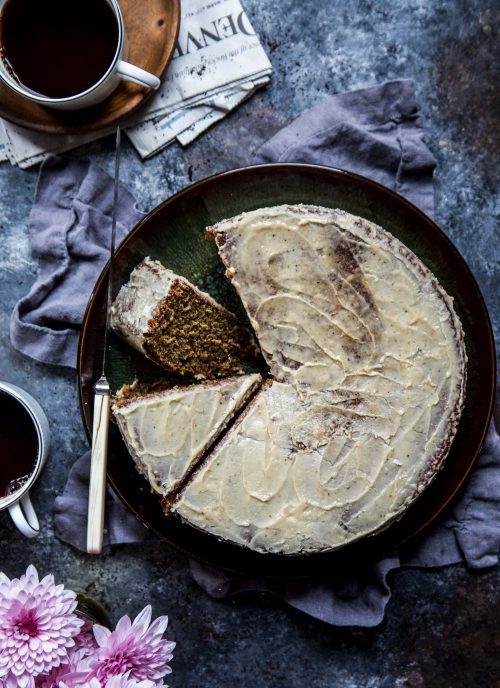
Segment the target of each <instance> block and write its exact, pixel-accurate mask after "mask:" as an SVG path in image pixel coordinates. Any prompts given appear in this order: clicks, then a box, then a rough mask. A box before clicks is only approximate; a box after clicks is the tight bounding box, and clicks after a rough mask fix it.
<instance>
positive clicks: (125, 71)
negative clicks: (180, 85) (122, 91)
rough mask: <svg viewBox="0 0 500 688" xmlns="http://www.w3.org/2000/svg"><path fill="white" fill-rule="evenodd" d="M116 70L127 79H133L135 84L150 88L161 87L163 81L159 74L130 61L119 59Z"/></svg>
mask: <svg viewBox="0 0 500 688" xmlns="http://www.w3.org/2000/svg"><path fill="white" fill-rule="evenodd" d="M116 71H117V73H118V74H119V75H120V76H121V78H122V79H124V80H125V81H133V82H134V84H139V85H140V86H147V87H148V88H153V89H154V90H155V91H156V90H157V89H158V88H159V87H160V84H161V81H160V80H159V79H158V77H157V76H155V75H154V74H150V73H149V72H146V70H145V69H141V68H140V67H136V66H135V65H132V64H130V62H124V61H123V60H118V64H117V66H116Z"/></svg>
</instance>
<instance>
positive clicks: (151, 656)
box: [89, 605, 175, 688]
mask: <svg viewBox="0 0 500 688" xmlns="http://www.w3.org/2000/svg"><path fill="white" fill-rule="evenodd" d="M150 622H151V607H150V606H149V605H148V606H147V607H145V608H144V609H143V610H142V612H141V613H140V614H139V615H138V616H137V617H136V618H135V619H134V621H133V622H131V621H130V618H129V617H128V616H123V617H122V618H121V619H120V621H119V622H118V624H117V626H116V629H115V630H114V631H109V630H108V629H107V628H104V627H103V626H99V625H97V624H96V625H94V627H93V631H94V636H95V639H96V642H97V644H98V646H99V647H98V649H97V652H96V653H95V658H96V660H95V664H94V666H93V667H92V671H91V673H90V675H89V678H98V679H99V680H100V681H101V683H102V684H106V685H107V683H106V682H107V681H108V682H109V679H110V678H112V677H114V676H123V675H127V678H129V679H130V680H135V681H154V682H158V681H159V680H160V679H162V678H163V677H164V676H165V675H166V674H170V673H171V671H172V670H171V668H170V667H169V665H168V662H169V661H170V660H171V659H172V650H173V649H174V647H175V643H173V642H171V641H169V640H164V639H163V638H162V635H163V633H164V632H165V630H166V628H167V624H168V618H167V617H166V616H160V617H158V618H157V619H156V620H155V621H153V623H152V624H151V625H150ZM141 688H142V687H141Z"/></svg>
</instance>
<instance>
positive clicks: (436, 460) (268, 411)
mask: <svg viewBox="0 0 500 688" xmlns="http://www.w3.org/2000/svg"><path fill="white" fill-rule="evenodd" d="M209 234H211V235H212V236H213V237H214V238H215V240H216V243H217V246H218V250H219V253H220V255H221V257H222V260H223V261H224V263H225V265H226V267H227V274H228V276H229V277H230V278H231V279H232V281H233V284H234V286H235V287H236V289H237V291H238V292H239V294H240V297H241V299H242V301H243V304H244V306H245V308H246V310H247V313H248V315H249V318H250V320H251V323H252V325H253V327H254V330H255V333H256V335H257V338H258V341H259V344H260V346H261V348H262V352H263V354H264V357H265V359H266V361H267V363H268V365H269V368H270V372H271V376H272V379H273V382H272V384H270V385H268V386H266V387H265V388H263V389H262V390H261V391H260V392H259V393H258V395H257V396H256V398H255V399H254V400H253V401H252V402H251V404H250V406H249V408H248V409H247V410H246V412H245V413H244V415H243V416H242V418H241V419H239V420H238V422H237V423H236V424H235V425H234V427H233V428H231V429H230V430H229V431H228V433H227V435H226V436H225V437H224V439H223V440H222V441H221V442H220V443H219V445H218V446H217V447H216V448H215V450H214V451H213V452H212V453H211V454H210V456H209V457H208V459H207V461H206V462H205V463H204V465H203V466H202V467H201V469H200V470H199V472H198V473H197V474H196V475H195V477H194V479H193V480H192V482H191V483H190V484H189V485H188V486H187V487H186V489H185V490H183V491H182V493H181V495H180V497H179V499H178V501H177V503H176V505H175V507H174V509H175V510H176V511H177V512H178V513H179V514H180V516H181V517H182V518H183V519H185V520H187V521H188V522H190V523H192V524H193V525H195V526H197V527H199V528H201V529H203V530H206V531H208V532H210V533H213V534H214V535H217V536H218V537H220V538H222V539H225V540H229V541H232V542H236V543H238V544H242V545H246V546H248V547H250V548H252V549H255V550H258V551H261V552H282V553H289V554H291V553H298V552H312V551H318V550H325V549H335V548H337V547H340V546H342V545H344V544H346V543H348V542H351V541H354V540H357V539H359V538H360V537H363V536H365V535H368V534H372V533H375V532H377V531H379V530H381V529H383V528H385V527H386V526H387V525H389V524H390V523H391V522H393V521H394V520H395V519H397V518H398V517H400V516H401V515H402V514H403V513H404V511H405V510H406V509H407V507H408V506H409V505H410V504H411V503H412V502H413V501H414V500H415V499H416V497H417V496H418V494H419V493H420V492H421V491H422V490H423V489H424V488H425V487H426V485H427V484H428V483H429V481H430V480H431V479H432V477H433V476H434V475H435V473H436V471H437V469H438V468H439V467H440V466H441V464H442V462H443V460H444V458H445V456H446V454H447V453H448V450H449V447H450V444H451V441H452V439H453V436H454V434H455V431H456V426H457V424H458V420H459V416H460V412H461V408H462V403H463V388H464V379H465V360H466V358H465V350H464V344H463V334H462V328H461V325H460V322H459V320H458V317H457V316H456V314H455V312H454V309H453V303H452V299H451V298H450V297H449V296H448V295H447V294H446V292H445V291H444V290H443V288H442V287H441V286H440V285H439V284H438V282H437V280H436V278H435V277H434V275H433V274H432V273H431V272H430V271H429V270H428V268H426V267H425V265H424V264H423V263H422V262H421V261H420V260H419V259H418V258H417V257H416V256H415V255H414V254H413V253H412V252H411V251H410V250H409V249H408V248H407V247H406V246H404V245H403V244H402V243H401V242H400V241H398V240H397V239H395V238H394V237H393V236H392V235H390V234H389V233H388V232H386V231H384V230H383V229H381V228H380V227H378V226H377V225H375V224H373V223H371V222H368V221H366V220H364V219H362V218H359V217H356V216H353V215H350V214H348V213H345V212H343V211H339V210H329V209H325V208H317V207H311V206H280V207H275V208H264V209H261V210H257V211H253V212H250V213H244V214H242V215H240V216H238V217H236V218H231V219H229V220H225V221H222V222H221V223H219V224H218V225H215V226H214V227H212V228H210V229H209Z"/></svg>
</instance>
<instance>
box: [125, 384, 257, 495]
mask: <svg viewBox="0 0 500 688" xmlns="http://www.w3.org/2000/svg"><path fill="white" fill-rule="evenodd" d="M260 382H261V377H260V375H258V374H253V375H240V376H236V377H230V378H227V379H225V380H217V381H214V382H209V383H204V384H199V385H191V386H188V387H174V388H171V389H163V390H161V389H158V388H157V386H155V385H153V386H152V388H151V390H150V391H149V390H148V386H145V385H138V384H134V385H131V386H129V385H125V386H124V387H123V388H122V389H121V390H120V391H119V392H118V394H117V396H116V398H115V399H114V402H113V405H112V410H113V415H114V418H115V420H116V422H117V424H118V427H119V429H120V432H121V435H122V437H123V440H124V442H125V444H126V446H127V448H128V451H129V453H130V455H131V456H132V458H133V459H134V461H135V465H136V467H137V469H138V471H139V472H140V473H141V474H142V475H143V476H144V477H145V478H146V479H147V480H148V481H149V483H150V485H151V487H152V488H153V490H154V491H155V492H157V493H158V494H160V495H161V496H162V497H168V496H169V495H170V494H171V493H172V491H175V489H176V488H177V486H178V485H179V483H180V482H181V481H182V480H183V479H184V478H185V477H186V475H187V474H188V472H189V471H190V469H191V468H192V466H193V465H194V464H196V462H197V461H198V459H199V458H200V457H201V456H203V454H204V453H205V451H206V450H207V448H208V447H209V446H210V445H211V444H212V443H213V442H214V441H215V440H216V439H217V437H218V436H219V434H220V433H221V432H222V431H223V430H224V429H225V428H226V427H227V425H228V423H229V422H230V421H231V419H232V418H233V417H234V415H235V413H236V412H237V411H238V409H239V408H240V407H241V406H242V405H243V404H244V403H245V402H246V401H247V400H248V399H249V398H250V397H251V395H252V393H253V392H254V390H255V389H256V388H257V387H258V386H259V384H260ZM167 501H168V500H167Z"/></svg>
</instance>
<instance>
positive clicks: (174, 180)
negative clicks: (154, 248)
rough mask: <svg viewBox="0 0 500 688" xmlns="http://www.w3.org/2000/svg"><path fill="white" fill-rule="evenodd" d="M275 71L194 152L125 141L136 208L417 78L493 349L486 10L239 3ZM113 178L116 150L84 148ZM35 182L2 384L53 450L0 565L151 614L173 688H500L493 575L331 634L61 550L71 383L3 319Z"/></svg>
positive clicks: (8, 194)
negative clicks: (38, 411)
mask: <svg viewBox="0 0 500 688" xmlns="http://www.w3.org/2000/svg"><path fill="white" fill-rule="evenodd" d="M243 3H244V6H245V7H246V9H247V12H248V14H249V16H250V18H251V21H252V22H253V24H254V27H255V29H256V30H257V31H258V33H259V35H260V36H261V38H262V42H263V45H264V47H265V48H266V50H267V52H268V54H269V57H270V59H271V61H272V63H273V67H274V74H273V76H272V80H271V83H270V84H269V86H268V87H267V88H266V89H264V90H263V91H261V92H259V93H257V94H256V95H255V96H254V97H252V98H251V99H250V100H249V101H248V102H247V103H245V104H244V105H242V106H241V107H240V108H239V109H237V110H236V111H235V112H234V113H233V114H231V115H230V116H229V117H228V118H227V119H226V120H224V121H223V122H221V123H220V124H218V125H216V127H214V128H213V129H212V130H210V131H209V132H208V133H206V134H205V135H203V136H202V137H201V138H200V139H199V140H198V141H196V142H195V143H194V144H192V145H191V146H190V147H188V148H186V149H181V148H180V147H178V146H173V147H171V148H169V149H167V150H165V151H163V152H162V153H160V154H158V155H156V156H155V157H153V158H152V159H151V160H148V161H147V162H145V163H143V162H141V161H140V160H139V158H138V157H137V155H136V153H135V152H134V150H133V149H132V147H131V146H130V145H129V144H128V142H127V143H125V150H124V154H123V163H122V177H123V180H124V182H125V183H126V184H127V185H128V186H129V187H130V189H131V190H132V191H133V193H134V194H135V195H136V197H137V198H138V199H139V202H140V205H141V207H142V208H143V209H144V210H150V209H152V208H153V207H154V206H155V205H156V204H158V203H159V202H160V201H162V200H163V199H165V198H166V197H168V196H169V195H171V194H172V193H173V192H175V191H177V190H179V189H181V188H183V187H184V186H186V185H187V184H189V183H190V182H191V181H195V180H197V179H200V178H203V177H205V176H207V175H209V174H212V173H214V172H218V171H222V170H226V169H229V168H233V167H237V166H241V165H244V164H246V163H247V162H249V161H251V158H252V154H253V152H254V151H255V150H256V149H257V148H258V146H259V145H260V144H261V143H262V142H263V141H264V140H266V139H267V138H268V137H269V136H270V135H272V134H273V133H274V132H275V131H277V130H278V129H279V128H280V127H281V126H283V125H284V124H286V123H288V122H290V121H291V120H292V119H293V118H294V117H296V116H297V115H299V114H300V113H301V112H303V111H304V110H305V109H307V108H308V107H310V106H312V105H314V104H315V103H317V102H318V101H319V100H320V99H321V98H323V97H325V96H327V95H329V94H331V93H334V92H337V91H342V90H347V89H353V88H358V87H364V86H369V85H373V84H376V83H379V82H382V81H384V80H386V79H392V78H400V77H405V78H408V77H409V78H414V79H415V84H416V91H417V95H418V100H419V102H420V105H421V109H422V113H423V116H424V122H425V133H426V140H427V142H428V145H429V147H430V149H431V150H432V152H433V154H434V155H435V157H436V159H437V163H438V166H437V170H436V175H435V182H436V184H435V187H436V220H437V222H438V224H439V225H440V226H441V227H442V228H443V230H444V231H445V232H446V233H447V234H448V236H449V237H450V238H451V239H452V241H453V242H454V243H455V244H456V246H457V247H458V249H459V250H460V251H461V253H462V255H463V256H464V257H465V259H466V260H467V262H468V264H469V265H470V267H471V269H472V271H473V273H474V275H475V277H476V279H477V280H478V282H479V285H480V287H481V289H482V292H483V294H484V297H485V300H486V302H487V305H488V307H489V310H490V315H491V318H492V321H493V324H494V329H495V334H496V338H497V340H498V338H499V335H500V333H499V327H500V313H499V301H500V299H499V283H500V279H499V272H500V271H499V250H498V244H499V229H498V219H499V210H500V208H499V197H498V188H499V166H498V157H499V152H500V137H499V133H500V132H499V112H500V95H499V93H500V91H499V89H498V80H499V69H500V67H499V65H500V60H499V57H500V55H499V45H500V42H499V28H500V6H499V4H498V2H497V1H495V0H449V1H447V0H414V1H413V2H406V1H405V0H387V1H382V0H380V1H377V0H373V1H370V0H350V1H349V2H347V1H345V0H309V1H307V0H306V2H299V1H298V0H281V2H271V1H270V0H243ZM75 155H85V156H91V157H92V158H93V159H94V160H95V161H96V162H98V163H99V164H101V165H102V166H103V167H104V168H105V169H107V170H108V171H109V172H112V167H113V140H112V137H107V138H105V139H103V140H100V141H98V142H96V143H93V144H89V145H87V146H84V147H82V148H80V149H78V150H77V151H75ZM36 175H37V172H36V170H30V171H21V170H19V169H16V168H12V167H11V166H10V165H9V164H8V163H4V164H2V165H0V189H1V194H0V325H1V327H0V376H1V377H2V378H3V379H6V380H8V381H11V382H14V383H16V384H19V385H20V386H22V387H25V388H28V389H30V390H32V393H33V394H34V395H35V396H36V397H37V398H39V400H40V401H41V402H42V404H43V406H44V408H45V409H46V412H47V415H48V417H49V421H50V424H51V428H52V433H53V447H52V451H51V454H50V457H49V461H48V463H47V466H46V469H45V471H44V473H43V475H42V477H41V479H40V480H39V482H38V484H37V486H36V488H35V490H34V492H33V500H34V503H35V505H36V508H37V510H38V513H39V514H40V515H41V521H42V527H43V532H42V534H41V535H40V537H39V538H38V539H37V540H35V541H27V540H25V539H23V538H22V537H21V536H19V535H18V534H17V532H16V531H15V530H14V528H13V526H12V525H11V523H10V520H9V517H8V515H7V514H5V513H1V514H0V558H1V561H0V569H2V570H4V571H5V572H6V573H7V574H8V575H11V576H13V575H18V574H20V573H21V572H22V571H23V570H24V569H25V568H26V566H27V564H28V563H30V562H33V563H34V564H36V565H37V566H38V567H39V569H40V571H41V572H44V573H46V572H49V571H51V572H53V573H54V574H55V576H56V579H57V580H58V581H60V582H63V583H65V584H66V585H67V586H69V587H72V588H73V589H77V590H85V591H87V592H89V593H90V594H92V595H94V596H95V597H96V598H98V599H99V600H101V601H102V602H103V603H104V604H105V605H106V607H107V608H108V610H109V612H110V615H111V617H112V618H113V619H117V618H118V617H119V616H120V615H121V614H123V613H129V614H134V613H137V612H138V611H139V610H140V609H141V608H142V607H143V606H144V605H145V604H146V603H148V602H151V603H152V605H153V608H154V612H155V614H160V613H168V614H169V617H170V630H169V636H170V637H171V638H172V639H174V640H176V641H177V643H178V645H177V648H176V651H175V659H174V661H173V663H172V667H173V670H174V673H173V675H172V676H171V677H170V680H169V684H170V685H171V686H172V687H174V688H215V687H217V688H233V687H236V686H243V687H247V686H248V687H250V686H252V688H282V687H283V688H284V687H285V686H286V687H287V688H299V687H300V688H302V687H304V688H305V687H306V686H309V687H310V688H396V687H402V686H426V687H428V688H460V687H461V686H464V687H465V686H467V687H470V686H473V687H474V688H475V687H482V686H485V687H488V688H495V687H497V686H500V632H499V630H500V629H499V623H500V622H499V619H500V585H499V583H500V580H499V572H498V569H497V568H495V569H491V570H489V571H485V572H476V573H474V572H471V571H467V570H465V569H464V568H463V567H461V566H456V567H451V568H448V569H444V570H429V571H416V570H407V571H403V572H399V573H397V574H396V575H395V576H394V577H393V580H392V585H393V597H392V599H391V601H390V603H389V605H388V608H387V613H386V618H385V620H384V622H383V623H382V624H381V625H380V626H379V627H378V628H376V629H370V630H367V629H358V628H347V629H336V628H330V627H328V626H326V625H324V624H321V623H319V622H316V621H314V620H312V619H309V618H308V617H306V616H304V615H302V614H300V613H298V612H295V611H293V610H290V609H289V608H287V607H285V606H284V605H283V604H281V603H280V602H279V601H277V600H275V599H273V598H271V597H268V596H265V595H247V596H244V597H239V598H237V599H233V600H229V601H223V602H220V601H214V600H212V599H210V598H209V597H208V596H207V595H206V594H205V593H204V592H203V591H201V590H200V589H199V588H198V587H197V586H196V584H195V583H194V582H193V581H192V579H191V577H190V574H189V568H188V565H187V562H186V560H185V558H184V557H183V556H181V555H179V554H178V553H177V552H175V551H174V550H172V549H171V548H170V547H168V546H167V545H165V544H161V543H159V542H154V543H148V544H144V545H141V546H120V547H117V548H115V549H113V550H112V551H111V552H110V553H107V554H105V555H104V556H101V557H99V558H90V557H88V556H86V555H84V554H81V553H78V552H76V551H74V550H73V549H71V548H70V547H68V546H66V545H64V544H62V543H60V542H59V541H57V540H56V539H55V538H54V535H53V530H52V517H51V508H52V504H53V500H54V497H55V496H56V495H57V494H58V493H60V492H61V490H62V488H63V485H64V483H65V480H66V476H67V472H68V470H69V468H70V466H71V464H72V462H73V461H74V459H75V458H76V457H77V456H79V455H80V453H81V452H83V451H84V450H85V449H86V447H87V442H86V438H85V435H84V432H83V427H82V422H81V419H80V415H79V408H78V402H77V391H76V380H75V375H74V373H73V372H71V371H68V370H67V369H62V368H61V369H58V368H53V367H47V366H44V365H41V364H38V363H36V362H34V361H31V360H29V359H27V358H25V357H23V356H22V355H20V354H18V353H17V352H16V351H14V350H13V349H12V348H11V346H10V343H9V337H8V329H9V327H8V326H9V317H10V313H11V310H12V308H13V306H14V304H15V302H16V300H17V299H19V298H20V297H21V296H22V295H24V294H25V293H26V291H27V290H28V289H29V287H30V285H31V284H32V282H33V281H34V279H35V276H36V270H37V263H36V259H35V258H34V257H33V256H32V255H31V253H30V249H29V245H28V240H27V217H28V213H29V209H30V207H31V203H32V199H33V193H34V189H35V183H36Z"/></svg>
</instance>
